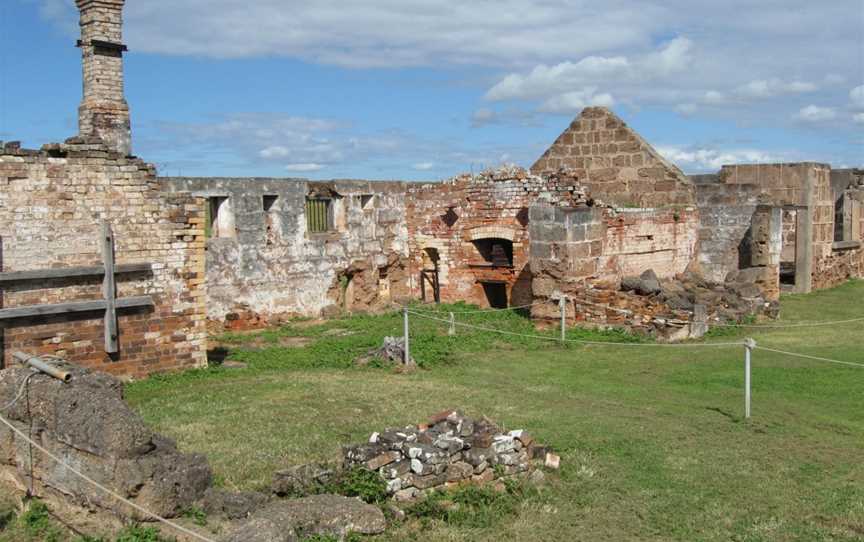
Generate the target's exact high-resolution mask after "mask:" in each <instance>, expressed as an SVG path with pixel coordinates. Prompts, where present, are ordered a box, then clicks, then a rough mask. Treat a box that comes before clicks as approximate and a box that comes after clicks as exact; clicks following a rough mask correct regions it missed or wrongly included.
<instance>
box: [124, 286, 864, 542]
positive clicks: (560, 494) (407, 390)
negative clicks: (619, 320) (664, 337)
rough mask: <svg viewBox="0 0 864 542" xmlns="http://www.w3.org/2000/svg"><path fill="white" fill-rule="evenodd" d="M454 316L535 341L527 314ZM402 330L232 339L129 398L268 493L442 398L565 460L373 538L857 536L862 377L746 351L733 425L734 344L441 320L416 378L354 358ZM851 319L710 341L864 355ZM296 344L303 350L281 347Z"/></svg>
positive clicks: (849, 300)
mask: <svg viewBox="0 0 864 542" xmlns="http://www.w3.org/2000/svg"><path fill="white" fill-rule="evenodd" d="M862 300H864V282H861V281H858V282H850V283H848V284H846V285H844V286H841V287H839V288H836V289H833V290H830V291H823V292H818V293H815V294H811V295H807V296H789V297H785V298H784V299H783V303H782V306H783V309H782V319H781V322H790V323H791V322H803V321H820V320H841V319H848V318H854V317H858V316H862V315H864V310H862ZM463 309H464V307H463ZM454 310H458V309H454ZM444 314H445V315H446V311H445V313H444ZM445 318H446V316H445ZM460 318H461V321H464V322H468V323H474V324H477V325H483V326H492V327H496V328H501V329H507V330H510V331H514V332H520V333H522V332H525V333H534V331H533V327H532V326H531V323H530V322H528V321H527V320H526V319H524V318H522V317H520V316H519V315H513V314H509V313H498V314H481V315H465V316H461V317H460ZM401 323H402V322H401V315H398V314H394V315H385V316H358V317H353V318H348V319H344V320H338V321H333V322H328V323H326V324H323V325H317V324H313V323H309V322H297V323H293V324H291V325H289V326H286V327H285V328H283V329H280V330H275V331H268V332H265V333H263V334H261V335H260V336H257V337H256V336H251V337H250V336H237V335H235V336H227V337H223V338H222V340H223V342H224V343H225V344H228V345H229V346H230V347H231V348H232V350H233V352H232V354H231V357H232V358H233V359H238V360H242V361H244V362H246V363H247V364H248V365H249V368H248V369H209V370H204V371H195V372H191V373H187V374H184V375H176V376H169V377H161V378H157V379H151V380H148V381H144V382H139V383H136V384H133V385H131V386H129V387H128V388H127V397H128V399H129V400H130V402H131V403H132V404H133V405H134V406H135V407H136V408H137V409H138V410H139V411H140V412H141V414H142V415H143V416H144V418H145V419H146V420H147V421H148V422H149V423H151V424H152V425H153V426H154V427H155V428H156V429H158V430H159V431H162V432H164V433H167V434H168V435H170V436H172V437H174V438H176V439H177V441H178V442H179V444H180V446H181V448H183V449H184V450H188V451H198V452H204V453H207V454H208V456H209V458H210V461H211V463H212V465H213V466H214V468H215V471H216V473H217V479H218V480H219V483H220V484H222V485H224V486H226V487H228V488H232V489H260V488H264V487H266V486H267V485H268V484H269V482H270V478H271V475H272V473H273V471H275V470H277V469H280V468H285V467H287V466H289V465H293V464H299V463H304V462H308V461H317V460H329V459H334V458H336V457H337V456H338V454H339V447H340V445H341V444H343V443H349V442H358V441H363V440H365V439H366V438H368V435H369V434H370V433H371V432H372V431H375V430H380V429H382V428H384V427H387V426H396V425H403V424H407V423H412V422H417V421H420V420H423V419H425V417H426V416H428V415H429V414H431V413H433V412H438V411H440V410H443V409H445V408H451V407H460V408H462V409H464V410H465V411H466V412H467V413H470V414H474V415H481V414H485V415H488V416H490V417H492V418H493V419H495V420H498V421H500V422H501V423H502V424H504V425H505V426H506V427H507V428H510V429H513V428H525V429H527V430H529V431H530V432H531V433H532V434H534V435H535V436H536V437H537V438H538V439H540V440H541V441H543V442H545V443H548V444H550V445H552V446H553V447H554V448H556V449H557V450H558V451H559V452H560V453H561V455H562V469H561V471H560V472H559V473H558V475H557V476H553V477H552V479H551V480H550V483H549V485H548V486H547V487H546V488H544V489H542V490H541V491H540V492H539V493H538V494H537V495H533V496H530V497H529V498H525V499H520V500H518V501H514V502H508V503H506V505H507V513H506V514H497V515H495V517H494V521H479V522H470V521H448V520H447V518H446V517H443V518H442V517H439V518H438V519H431V520H427V521H426V522H420V521H417V520H414V521H408V522H407V523H406V524H404V525H402V526H400V527H397V528H395V529H394V530H392V531H390V532H388V534H386V535H384V536H382V537H380V540H381V541H397V540H418V541H437V540H449V541H493V540H494V541H507V540H514V541H515V540H544V541H546V540H561V541H570V540H681V541H685V540H686V541H691V540H705V541H708V540H712V541H713V540H718V541H719V540H724V541H728V540H733V541H742V542H743V541H748V542H756V541H778V540H779V541H787V540H800V541H805V540H806V541H819V540H826V541H827V540H850V541H851V540H862V539H864V369H857V368H851V367H844V366H839V365H832V364H827V363H822V362H815V361H808V360H803V359H796V358H789V357H786V356H782V355H779V354H773V353H770V352H765V351H760V350H756V352H755V353H754V358H753V418H752V419H751V420H749V421H744V420H743V419H742V409H743V395H742V393H743V392H742V387H743V355H744V352H743V348H739V347H733V348H692V349H690V348H680V349H679V348H654V347H650V348H649V347H645V348H642V347H617V346H567V347H560V346H558V345H557V344H555V343H554V342H541V341H536V340H534V339H526V338H521V337H502V336H493V335H489V334H486V333H482V332H473V331H469V330H466V329H463V328H460V329H459V331H458V334H457V336H456V337H453V338H451V337H448V336H447V334H446V324H441V325H439V324H438V323H435V322H429V321H423V320H421V319H420V318H415V317H412V345H413V351H414V355H415V357H417V359H418V360H419V361H420V363H421V365H422V366H423V367H424V369H423V370H420V371H417V372H415V373H411V374H398V373H396V372H394V371H391V370H386V369H376V368H365V369H358V368H354V367H352V366H351V360H352V359H353V358H354V357H356V356H357V355H360V354H362V353H364V352H365V351H366V350H368V349H369V348H372V347H375V346H378V345H380V342H381V338H382V337H383V336H384V335H388V334H389V335H400V334H401ZM861 329H862V326H861V325H860V324H850V325H842V326H832V327H818V328H803V329H802V328H798V329H741V330H738V329H731V330H727V331H726V332H724V334H723V336H722V337H718V338H712V339H709V340H720V341H724V342H725V341H730V340H732V341H736V340H738V339H743V338H744V337H747V336H752V337H753V338H755V339H756V340H757V342H758V343H759V344H763V345H765V346H769V347H776V348H778V349H782V350H789V351H793V352H802V353H806V354H813V355H818V356H823V357H828V358H835V359H840V360H847V361H857V362H864V347H862V340H861V333H860V330H861ZM553 334H554V330H550V331H549V332H548V336H553ZM570 336H571V337H572V338H590V339H592V340H595V339H599V340H616V341H617V340H626V341H636V340H639V339H636V338H633V337H629V336H626V335H622V334H620V333H612V334H604V333H597V332H585V331H575V330H574V331H571V335H570ZM290 337H305V338H307V339H308V340H309V341H311V342H310V344H308V345H307V346H304V347H294V348H291V347H285V346H282V345H281V342H280V341H283V340H284V339H285V338H290ZM251 345H254V347H252V346H251ZM421 523H425V524H423V525H421Z"/></svg>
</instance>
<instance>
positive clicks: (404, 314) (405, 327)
mask: <svg viewBox="0 0 864 542" xmlns="http://www.w3.org/2000/svg"><path fill="white" fill-rule="evenodd" d="M402 323H403V326H402V339H403V340H404V341H405V342H404V345H405V352H404V353H405V359H403V360H402V361H403V362H404V363H405V365H406V366H407V365H411V346H410V344H409V342H408V341H409V340H410V339H409V337H408V307H404V308H403V309H402Z"/></svg>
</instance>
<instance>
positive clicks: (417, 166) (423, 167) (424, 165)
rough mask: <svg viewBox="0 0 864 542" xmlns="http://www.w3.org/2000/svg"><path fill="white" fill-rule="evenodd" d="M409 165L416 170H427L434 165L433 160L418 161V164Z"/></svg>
mask: <svg viewBox="0 0 864 542" xmlns="http://www.w3.org/2000/svg"><path fill="white" fill-rule="evenodd" d="M411 167H413V168H414V169H416V170H417V171H429V170H430V169H432V168H433V167H435V162H420V163H418V164H414V165H413V166H411Z"/></svg>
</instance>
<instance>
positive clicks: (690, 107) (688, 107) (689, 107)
mask: <svg viewBox="0 0 864 542" xmlns="http://www.w3.org/2000/svg"><path fill="white" fill-rule="evenodd" d="M698 110H699V106H697V105H696V104H692V103H684V104H678V105H676V106H675V112H676V113H678V114H679V115H683V116H685V117H689V116H690V115H693V114H695V113H696V111H698Z"/></svg>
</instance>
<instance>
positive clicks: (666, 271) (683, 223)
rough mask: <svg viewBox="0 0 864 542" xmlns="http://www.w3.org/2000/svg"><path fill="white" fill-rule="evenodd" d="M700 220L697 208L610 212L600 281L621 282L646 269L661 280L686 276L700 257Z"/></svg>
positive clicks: (606, 215)
mask: <svg viewBox="0 0 864 542" xmlns="http://www.w3.org/2000/svg"><path fill="white" fill-rule="evenodd" d="M699 216H700V213H699V211H697V209H696V208H695V207H679V208H674V209H673V208H660V209H618V210H616V211H615V212H614V213H612V212H611V211H607V212H606V213H605V222H606V238H605V240H604V245H603V256H602V258H600V261H599V271H600V277H601V278H604V279H607V280H608V279H614V278H616V277H617V278H619V279H620V277H623V276H628V275H639V274H641V273H642V272H643V271H645V270H646V269H653V270H654V272H655V273H656V274H657V276H658V277H661V278H667V277H673V276H675V275H677V274H678V273H683V272H684V271H685V270H686V269H687V268H688V266H690V264H691V263H692V262H693V260H694V258H695V256H696V247H697V241H698V233H699Z"/></svg>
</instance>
